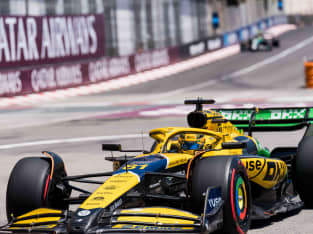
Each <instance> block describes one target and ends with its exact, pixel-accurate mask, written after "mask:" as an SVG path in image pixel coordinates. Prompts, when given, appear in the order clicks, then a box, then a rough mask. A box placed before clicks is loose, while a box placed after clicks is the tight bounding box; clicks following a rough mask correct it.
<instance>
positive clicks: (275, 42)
mask: <svg viewBox="0 0 313 234" xmlns="http://www.w3.org/2000/svg"><path fill="white" fill-rule="evenodd" d="M272 46H273V47H277V48H278V47H280V41H279V40H278V39H273V41H272Z"/></svg>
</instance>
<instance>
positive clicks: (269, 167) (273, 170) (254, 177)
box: [241, 157, 287, 189]
mask: <svg viewBox="0 0 313 234" xmlns="http://www.w3.org/2000/svg"><path fill="white" fill-rule="evenodd" d="M241 161H242V162H243V164H244V165H245V167H246V169H247V173H248V177H249V180H251V181H252V182H254V183H256V184H258V185H260V186H262V187H264V188H266V189H271V188H273V187H274V186H275V185H276V184H277V183H279V182H281V181H282V180H284V178H285V177H286V175H287V165H286V163H285V162H284V161H282V160H279V159H269V158H262V157H255V158H254V157H251V158H250V157H247V158H245V157H242V158H241Z"/></svg>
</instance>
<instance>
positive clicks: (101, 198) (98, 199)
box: [92, 197, 104, 201]
mask: <svg viewBox="0 0 313 234" xmlns="http://www.w3.org/2000/svg"><path fill="white" fill-rule="evenodd" d="M92 200H95V201H100V200H104V197H94V198H93V199H92Z"/></svg>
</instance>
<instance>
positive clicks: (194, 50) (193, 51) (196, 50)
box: [189, 42, 205, 56]
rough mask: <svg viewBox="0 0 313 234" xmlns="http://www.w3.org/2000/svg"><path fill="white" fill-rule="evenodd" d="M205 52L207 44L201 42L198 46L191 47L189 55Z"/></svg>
mask: <svg viewBox="0 0 313 234" xmlns="http://www.w3.org/2000/svg"><path fill="white" fill-rule="evenodd" d="M204 51H205V44H204V42H200V43H198V44H195V45H191V46H190V47H189V54H190V55H191V56H194V55H198V54H202V53H203V52H204Z"/></svg>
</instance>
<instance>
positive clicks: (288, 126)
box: [214, 107, 313, 132]
mask: <svg viewBox="0 0 313 234" xmlns="http://www.w3.org/2000/svg"><path fill="white" fill-rule="evenodd" d="M214 111H216V112H219V113H220V114H222V115H223V116H224V117H225V118H226V119H227V120H229V121H230V122H231V123H232V124H233V125H235V126H236V127H237V128H239V129H243V130H244V131H249V132H251V131H253V132H255V131H291V130H298V129H301V128H303V127H307V126H308V125H309V124H310V123H311V122H313V107H303V108H302V107H291V108H250V109H244V108H242V109H214Z"/></svg>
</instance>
